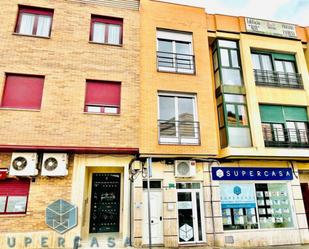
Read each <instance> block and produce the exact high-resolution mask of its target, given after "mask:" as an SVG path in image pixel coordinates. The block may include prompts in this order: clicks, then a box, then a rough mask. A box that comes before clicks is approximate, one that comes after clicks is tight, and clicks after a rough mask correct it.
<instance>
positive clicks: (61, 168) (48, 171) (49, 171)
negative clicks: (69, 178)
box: [41, 153, 68, 176]
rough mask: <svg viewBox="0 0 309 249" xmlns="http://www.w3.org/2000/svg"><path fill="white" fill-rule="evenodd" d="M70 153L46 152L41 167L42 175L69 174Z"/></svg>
mask: <svg viewBox="0 0 309 249" xmlns="http://www.w3.org/2000/svg"><path fill="white" fill-rule="evenodd" d="M67 168H68V155H67V154H66V153H44V155H43V160H42V167H41V175H42V176H66V175H68V169H67Z"/></svg>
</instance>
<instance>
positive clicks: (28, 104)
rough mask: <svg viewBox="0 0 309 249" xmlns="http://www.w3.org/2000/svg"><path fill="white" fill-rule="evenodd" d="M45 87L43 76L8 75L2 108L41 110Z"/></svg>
mask: <svg viewBox="0 0 309 249" xmlns="http://www.w3.org/2000/svg"><path fill="white" fill-rule="evenodd" d="M43 85H44V77H41V76H28V75H18V74H7V75H6V81H5V86H4V91H3V95H2V103H1V107H3V108H20V109H35V110H39V109H40V108H41V101H42V93H43Z"/></svg>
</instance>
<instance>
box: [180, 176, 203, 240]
mask: <svg viewBox="0 0 309 249" xmlns="http://www.w3.org/2000/svg"><path fill="white" fill-rule="evenodd" d="M176 188H177V209H178V239H179V243H202V242H205V233H204V231H205V228H204V221H203V217H204V208H203V194H202V190H201V184H200V183H197V182H195V183H177V185H176Z"/></svg>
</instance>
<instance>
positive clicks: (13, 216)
mask: <svg viewBox="0 0 309 249" xmlns="http://www.w3.org/2000/svg"><path fill="white" fill-rule="evenodd" d="M25 216H27V214H26V213H25V214H0V217H6V218H10V217H11V218H16V217H25Z"/></svg>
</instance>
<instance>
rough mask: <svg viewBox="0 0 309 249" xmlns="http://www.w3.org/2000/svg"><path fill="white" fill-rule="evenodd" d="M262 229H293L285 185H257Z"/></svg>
mask: <svg viewBox="0 0 309 249" xmlns="http://www.w3.org/2000/svg"><path fill="white" fill-rule="evenodd" d="M255 189H256V198H257V206H258V213H259V222H260V228H280V227H293V219H292V210H291V205H290V200H289V195H288V189H287V185H286V184H285V183H269V184H255Z"/></svg>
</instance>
